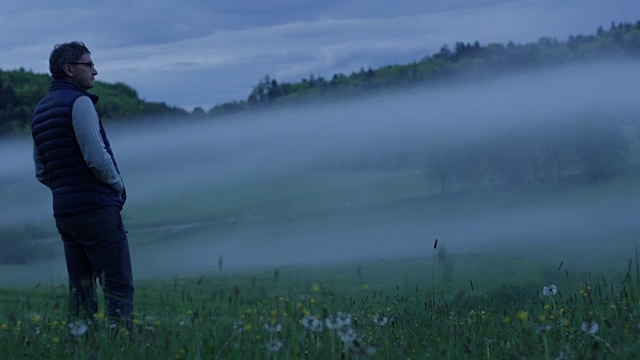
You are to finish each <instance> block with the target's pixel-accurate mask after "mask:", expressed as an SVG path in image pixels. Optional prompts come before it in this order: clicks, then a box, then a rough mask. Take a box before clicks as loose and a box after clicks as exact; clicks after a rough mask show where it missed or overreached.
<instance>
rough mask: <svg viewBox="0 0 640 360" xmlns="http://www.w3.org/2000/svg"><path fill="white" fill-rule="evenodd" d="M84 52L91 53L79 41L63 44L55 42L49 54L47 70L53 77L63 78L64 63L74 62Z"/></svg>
mask: <svg viewBox="0 0 640 360" xmlns="http://www.w3.org/2000/svg"><path fill="white" fill-rule="evenodd" d="M84 54H91V52H90V51H89V49H87V47H86V46H85V45H84V43H81V42H80V41H72V42H68V43H64V44H57V45H56V46H54V47H53V51H52V52H51V56H49V72H51V77H52V78H54V79H64V78H65V76H66V75H65V73H64V64H68V63H72V62H76V61H78V60H80V57H81V56H82V55H84Z"/></svg>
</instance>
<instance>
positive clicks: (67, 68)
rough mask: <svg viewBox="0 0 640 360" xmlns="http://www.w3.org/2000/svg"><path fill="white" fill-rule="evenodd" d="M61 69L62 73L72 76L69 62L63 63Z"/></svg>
mask: <svg viewBox="0 0 640 360" xmlns="http://www.w3.org/2000/svg"><path fill="white" fill-rule="evenodd" d="M62 71H64V74H65V75H67V76H68V77H73V67H72V66H71V65H70V64H64V65H63V66H62Z"/></svg>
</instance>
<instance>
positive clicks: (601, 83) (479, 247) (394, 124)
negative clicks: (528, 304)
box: [0, 62, 640, 280]
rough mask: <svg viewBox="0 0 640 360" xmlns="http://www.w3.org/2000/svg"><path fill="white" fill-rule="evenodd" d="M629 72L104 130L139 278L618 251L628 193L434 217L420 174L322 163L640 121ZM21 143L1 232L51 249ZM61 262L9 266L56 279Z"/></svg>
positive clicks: (457, 206)
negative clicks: (531, 131) (439, 247)
mask: <svg viewBox="0 0 640 360" xmlns="http://www.w3.org/2000/svg"><path fill="white" fill-rule="evenodd" d="M638 74H640V64H638V63H637V62H636V63H633V62H615V63H599V64H591V65H583V66H572V67H566V68H560V69H555V70H548V71H544V72H532V73H526V74H519V75H512V76H508V77H501V78H497V79H492V80H477V81H467V82H464V81H461V82H459V83H457V84H450V85H446V86H445V85H438V86H435V87H432V88H430V89H418V88H416V89H413V90H411V91H405V92H400V93H394V94H392V95H389V94H386V95H384V96H382V95H379V96H372V97H367V98H362V99H358V100H352V101H339V102H334V103H330V104H315V105H308V106H297V107H291V108H285V109H272V110H269V111H267V110H265V111H261V112H254V113H251V114H244V115H238V116H235V117H229V118H223V119H216V120H204V121H200V120H193V119H191V120H184V119H176V120H174V121H172V122H170V123H144V124H138V125H129V126H126V127H122V126H117V125H115V124H113V123H107V124H106V125H105V126H106V129H107V133H108V135H109V138H110V141H111V144H112V148H113V150H114V153H115V155H116V159H117V161H118V163H119V166H120V168H121V172H122V174H123V178H124V181H125V184H126V186H127V191H128V200H127V204H126V205H125V209H124V210H123V216H124V218H125V221H126V222H127V224H128V230H129V240H130V243H131V247H132V256H133V259H134V268H135V272H136V274H137V275H138V276H139V277H154V276H179V275H184V274H197V273H203V272H208V271H216V270H217V269H218V268H217V266H218V259H219V258H220V257H222V258H223V259H224V268H225V269H229V270H233V269H248V268H260V267H278V266H287V265H305V264H324V263H332V262H349V261H365V260H371V259H382V258H384V259H386V258H402V257H403V256H419V255H420V254H424V255H425V256H429V255H430V254H431V253H432V246H433V240H434V239H435V238H439V239H441V241H442V243H443V244H445V245H446V246H447V250H448V251H450V252H452V253H461V252H483V251H486V252H489V251H497V250H498V249H499V250H500V251H502V252H504V253H511V254H521V253H525V252H527V251H529V250H531V249H544V251H545V252H546V254H547V256H548V258H549V261H552V262H559V261H561V260H563V259H566V258H569V257H571V256H574V257H577V256H583V257H584V258H586V257H587V256H592V255H593V252H594V251H595V250H594V248H593V247H592V245H593V244H595V243H597V242H600V243H601V242H602V241H603V239H607V240H606V241H608V245H609V246H607V247H606V249H600V250H598V251H597V253H598V255H599V256H602V257H604V258H607V259H609V260H617V259H619V258H624V256H627V255H626V254H628V253H629V252H630V251H631V250H632V249H633V246H634V243H633V241H632V239H633V237H634V236H635V235H638V234H640V223H639V222H638V221H637V214H640V202H639V201H638V200H640V199H639V198H638V191H637V188H633V189H628V191H624V189H623V190H622V191H618V190H614V191H604V190H601V189H600V188H598V189H595V190H593V191H592V190H590V189H588V188H587V189H586V190H585V189H584V188H579V189H578V188H576V189H574V190H572V189H568V190H567V189H565V190H564V191H563V192H561V193H558V194H551V195H548V196H546V195H540V193H537V195H535V196H531V198H527V197H524V198H523V197H522V196H516V195H513V197H510V195H509V194H508V193H501V195H500V196H499V197H497V198H496V199H497V200H496V201H495V202H494V201H492V200H491V199H492V197H490V196H489V197H478V196H474V195H469V194H463V195H457V196H456V195H452V196H451V198H450V199H449V200H447V201H443V202H442V206H441V207H440V208H438V209H433V208H430V207H429V201H431V200H429V199H430V198H429V197H428V187H427V183H426V181H425V185H424V190H414V191H409V189H408V188H407V187H405V186H402V185H398V184H402V182H401V181H399V180H397V179H398V177H399V176H401V175H402V174H403V173H407V171H404V172H403V171H369V172H367V171H362V170H355V169H352V170H350V169H349V168H344V166H342V167H340V168H339V170H336V169H331V168H329V169H327V168H326V164H350V163H353V162H357V159H359V158H360V157H362V156H363V154H366V155H367V156H368V157H369V158H376V157H384V156H387V155H389V154H402V153H404V151H405V150H407V149H413V148H415V146H416V144H421V143H422V144H424V143H428V144H432V145H433V146H440V147H442V148H446V147H451V146H458V145H464V144H466V143H472V142H478V141H480V142H484V141H493V139H496V138H498V137H499V136H500V135H501V134H505V133H507V132H508V131H509V130H510V129H513V128H514V127H516V128H517V127H521V126H522V127H524V126H526V125H527V124H531V123H533V122H535V123H536V124H537V125H540V126H546V125H549V126H551V125H553V124H557V123H558V122H561V121H566V119H575V118H577V117H578V118H579V117H580V116H584V115H588V114H601V115H602V116H605V117H607V118H609V117H610V118H612V119H619V118H622V119H635V120H640V115H638V114H640V101H638V100H637V89H639V88H640V76H638ZM31 146H32V145H31V142H30V139H28V138H27V139H21V140H11V141H3V142H2V143H1V144H0V195H2V197H3V199H2V200H1V203H0V227H6V226H23V225H25V224H35V225H37V226H40V227H41V228H43V229H45V230H46V232H47V234H48V235H46V236H45V235H43V237H42V238H41V239H38V241H41V242H43V243H48V244H53V246H54V247H56V248H57V247H58V245H59V243H58V242H59V239H57V236H56V233H55V227H54V223H53V219H52V217H51V212H52V211H51V195H50V192H49V190H48V189H46V188H45V187H44V186H42V185H40V184H39V183H38V182H37V181H36V180H35V177H34V168H33V161H32V158H31ZM319 164H323V165H319ZM418 170H419V169H418ZM418 170H417V171H416V172H419V171H418ZM419 178H420V175H416V179H419ZM290 179H294V180H295V182H294V185H290V184H291V183H290V182H289V181H290ZM371 181H375V184H373V185H372V184H371V183H370V182H371ZM394 181H396V182H395V183H394ZM381 183H385V184H386V183H390V184H392V185H388V186H387V185H385V186H382V187H381V186H379V184H381ZM274 184H276V185H274ZM418 187H419V186H418ZM369 188H371V189H373V190H371V191H367V189H369ZM613 188H614V189H619V188H620V187H613ZM274 189H277V190H274ZM380 189H383V190H380ZM376 194H377V195H376ZM436 198H437V197H435V198H434V199H436ZM59 247H61V246H59ZM56 251H58V250H56ZM540 251H543V250H540ZM57 256H58V257H57V258H56V259H55V260H53V261H51V262H47V263H44V264H39V265H36V266H33V265H31V266H30V267H24V268H22V267H20V266H12V267H10V268H8V269H9V270H7V271H8V273H9V274H10V277H11V276H18V275H17V274H20V277H21V278H26V279H29V280H36V279H39V278H41V277H45V278H47V277H50V276H54V277H56V278H57V277H59V276H62V275H61V274H62V273H63V272H64V267H63V266H62V261H63V260H62V258H61V257H60V252H59V251H58V252H57ZM29 269H30V270H29ZM29 271H31V272H29ZM12 279H15V277H13V278H12Z"/></svg>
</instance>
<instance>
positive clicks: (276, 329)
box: [264, 324, 282, 332]
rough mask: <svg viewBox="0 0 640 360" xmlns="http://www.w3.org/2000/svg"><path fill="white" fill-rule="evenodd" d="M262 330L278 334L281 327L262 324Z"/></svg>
mask: <svg viewBox="0 0 640 360" xmlns="http://www.w3.org/2000/svg"><path fill="white" fill-rule="evenodd" d="M264 329H265V330H267V331H268V332H280V330H282V325H280V324H264Z"/></svg>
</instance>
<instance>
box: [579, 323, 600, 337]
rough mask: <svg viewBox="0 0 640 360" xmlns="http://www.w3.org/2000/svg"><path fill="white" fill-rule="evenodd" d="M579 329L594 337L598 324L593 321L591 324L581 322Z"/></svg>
mask: <svg viewBox="0 0 640 360" xmlns="http://www.w3.org/2000/svg"><path fill="white" fill-rule="evenodd" d="M581 328H582V331H584V332H586V333H587V334H590V335H595V334H596V333H597V332H598V323H597V322H595V321H592V322H591V324H588V323H586V322H583V323H582V327H581Z"/></svg>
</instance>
